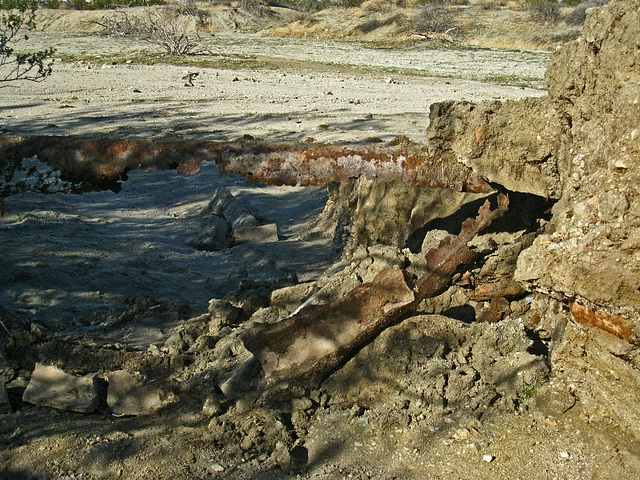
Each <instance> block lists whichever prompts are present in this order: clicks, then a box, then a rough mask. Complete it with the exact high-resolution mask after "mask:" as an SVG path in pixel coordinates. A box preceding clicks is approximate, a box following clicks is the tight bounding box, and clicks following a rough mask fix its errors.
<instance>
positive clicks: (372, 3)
mask: <svg viewBox="0 0 640 480" xmlns="http://www.w3.org/2000/svg"><path fill="white" fill-rule="evenodd" d="M399 3H403V2H397V1H396V2H393V1H389V0H367V1H366V2H364V3H363V4H362V5H361V7H362V10H364V11H365V12H368V13H388V12H390V11H391V10H393V9H394V8H395V7H398V6H400V5H398V4H399Z"/></svg>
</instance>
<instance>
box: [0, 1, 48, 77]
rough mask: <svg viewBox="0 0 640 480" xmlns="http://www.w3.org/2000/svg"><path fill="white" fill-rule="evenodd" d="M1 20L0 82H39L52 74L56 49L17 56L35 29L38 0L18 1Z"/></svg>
mask: <svg viewBox="0 0 640 480" xmlns="http://www.w3.org/2000/svg"><path fill="white" fill-rule="evenodd" d="M12 8H13V9H12V10H9V11H7V13H4V14H3V15H2V18H1V19H0V82H11V81H16V80H31V81H34V82H40V81H42V80H44V79H46V78H47V77H48V76H49V75H51V72H52V71H53V60H52V59H51V57H52V56H53V54H54V52H55V49H53V48H46V49H44V50H40V51H36V52H26V53H24V52H21V53H16V52H15V49H16V47H17V46H18V44H19V43H20V42H22V41H24V40H28V39H29V35H28V32H29V31H30V30H34V29H35V28H36V10H37V9H38V2H37V0H17V1H15V2H14V4H13V7H12Z"/></svg>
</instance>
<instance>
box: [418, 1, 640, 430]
mask: <svg viewBox="0 0 640 480" xmlns="http://www.w3.org/2000/svg"><path fill="white" fill-rule="evenodd" d="M547 78H548V83H549V95H548V97H545V98H541V99H529V100H525V101H509V102H505V103H500V102H491V103H482V104H477V105H476V104H470V103H468V102H451V103H446V104H439V105H435V106H434V107H433V108H432V111H431V125H430V126H429V137H430V139H431V148H432V149H433V151H434V152H435V154H436V155H437V154H438V152H440V153H441V154H442V155H455V156H456V157H457V159H458V160H459V161H460V162H462V163H464V164H465V165H467V166H469V167H470V168H472V170H473V171H474V173H476V174H479V175H480V176H481V177H483V178H484V179H486V180H487V181H489V182H491V183H493V184H494V185H499V186H501V187H503V188H506V189H508V190H510V191H515V192H527V193H531V194H534V195H538V196H542V197H548V198H551V199H555V200H557V202H556V203H555V205H554V207H553V209H552V213H553V215H552V217H551V219H550V221H549V223H548V224H546V225H545V226H544V228H543V229H541V230H540V234H539V235H538V236H537V237H536V239H535V240H534V241H533V243H532V245H531V246H529V247H528V248H525V249H523V251H522V253H520V255H519V256H518V259H517V267H516V269H515V272H514V279H515V280H516V281H517V282H518V283H519V284H520V285H521V286H523V287H524V288H525V289H526V290H528V291H529V292H532V293H536V294H538V295H537V296H536V300H535V301H534V302H533V304H532V306H531V309H530V311H528V312H527V313H526V314H525V315H524V319H525V321H528V322H530V325H531V327H532V328H533V329H534V330H535V331H538V332H539V333H540V334H541V335H542V336H543V337H544V336H547V337H548V338H549V339H550V347H551V350H550V360H551V364H552V369H553V372H554V374H555V376H556V377H555V378H556V380H555V381H554V382H553V383H552V386H551V387H550V388H549V389H548V391H547V392H545V395H544V396H541V398H547V399H548V401H549V402H550V403H554V402H556V403H557V402H558V401H562V399H563V398H565V399H566V398H567V397H568V396H573V395H575V396H576V397H578V398H579V400H580V402H581V406H582V408H583V409H584V411H585V415H587V417H588V418H590V419H592V418H598V416H603V415H605V412H606V414H607V415H609V416H611V415H613V417H614V418H616V422H617V425H618V426H620V427H621V428H622V429H623V430H625V431H628V432H633V433H634V434H635V435H637V434H638V433H640V426H639V425H640V415H638V412H637V403H636V398H637V392H639V391H640V375H639V372H638V369H639V367H640V361H638V358H639V357H640V355H638V349H637V345H638V339H639V338H640V337H639V334H640V1H638V0H614V1H612V2H611V3H610V4H609V5H608V6H606V7H603V8H600V9H597V10H593V11H591V12H590V14H589V17H588V20H587V22H586V25H585V28H584V35H583V37H582V38H580V39H579V40H578V41H576V42H573V43H570V44H568V45H566V46H564V47H562V48H560V49H559V50H558V51H556V52H555V53H554V55H553V60H552V64H551V66H550V68H549V70H548V73H547ZM499 188H500V187H499ZM604 372H606V373H604Z"/></svg>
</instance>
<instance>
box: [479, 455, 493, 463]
mask: <svg viewBox="0 0 640 480" xmlns="http://www.w3.org/2000/svg"><path fill="white" fill-rule="evenodd" d="M494 459H495V457H494V456H493V455H483V456H482V460H483V461H485V462H487V463H491V462H493V460H494Z"/></svg>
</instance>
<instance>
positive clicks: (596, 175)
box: [516, 0, 640, 336]
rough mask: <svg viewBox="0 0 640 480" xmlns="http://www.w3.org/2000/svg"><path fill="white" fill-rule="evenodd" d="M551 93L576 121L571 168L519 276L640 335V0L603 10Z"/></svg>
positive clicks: (555, 67) (559, 65) (559, 59)
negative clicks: (619, 320) (618, 319)
mask: <svg viewBox="0 0 640 480" xmlns="http://www.w3.org/2000/svg"><path fill="white" fill-rule="evenodd" d="M547 76H548V81H549V95H550V98H551V100H552V101H553V102H554V103H555V105H556V108H557V109H559V110H560V111H561V112H563V115H564V116H565V117H566V118H567V119H568V121H569V125H570V129H569V130H568V139H569V143H568V153H569V155H570V157H569V159H570V163H569V168H568V169H567V171H566V172H565V175H564V178H563V179H562V181H563V184H564V188H563V192H562V197H561V201H560V202H559V203H558V204H557V206H556V208H555V210H554V216H553V220H552V228H551V229H549V231H548V232H547V233H545V234H544V235H541V236H540V237H539V238H538V239H537V240H536V241H535V242H534V244H533V246H532V247H531V248H530V249H529V250H528V251H526V252H525V254H524V255H523V256H522V257H521V259H520V260H519V263H518V270H517V273H516V275H517V278H518V279H519V280H521V281H524V282H527V283H528V284H530V285H531V286H532V287H533V288H538V289H546V290H549V291H554V292H558V293H560V294H562V295H563V296H565V297H567V298H570V299H575V300H577V301H583V300H584V301H587V302H590V303H592V304H593V305H594V306H598V307H606V308H607V309H609V310H610V311H611V313H617V314H619V315H621V316H622V317H623V318H624V319H625V320H626V321H627V322H628V323H629V326H630V327H631V328H632V330H633V332H634V334H635V335H636V336H637V334H638V333H639V332H640V320H639V316H638V312H639V311H640V310H639V309H640V291H639V289H640V276H639V273H640V262H639V259H640V257H639V250H638V248H639V247H640V230H639V226H640V218H639V215H640V197H639V195H638V193H640V191H639V189H640V182H639V181H638V180H639V177H638V175H639V173H640V172H639V170H638V167H639V166H640V2H638V1H632V0H624V1H616V2H612V3H611V4H610V5H609V6H608V7H606V8H602V9H598V10H596V11H594V12H593V13H592V14H591V15H590V16H589V19H588V21H587V23H586V26H585V30H584V37H583V38H581V39H580V40H579V41H578V42H575V43H572V44H569V45H567V46H565V47H564V48H562V49H561V50H559V51H558V52H556V54H555V55H554V58H553V62H552V65H551V67H550V68H549V71H548V74H547Z"/></svg>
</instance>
